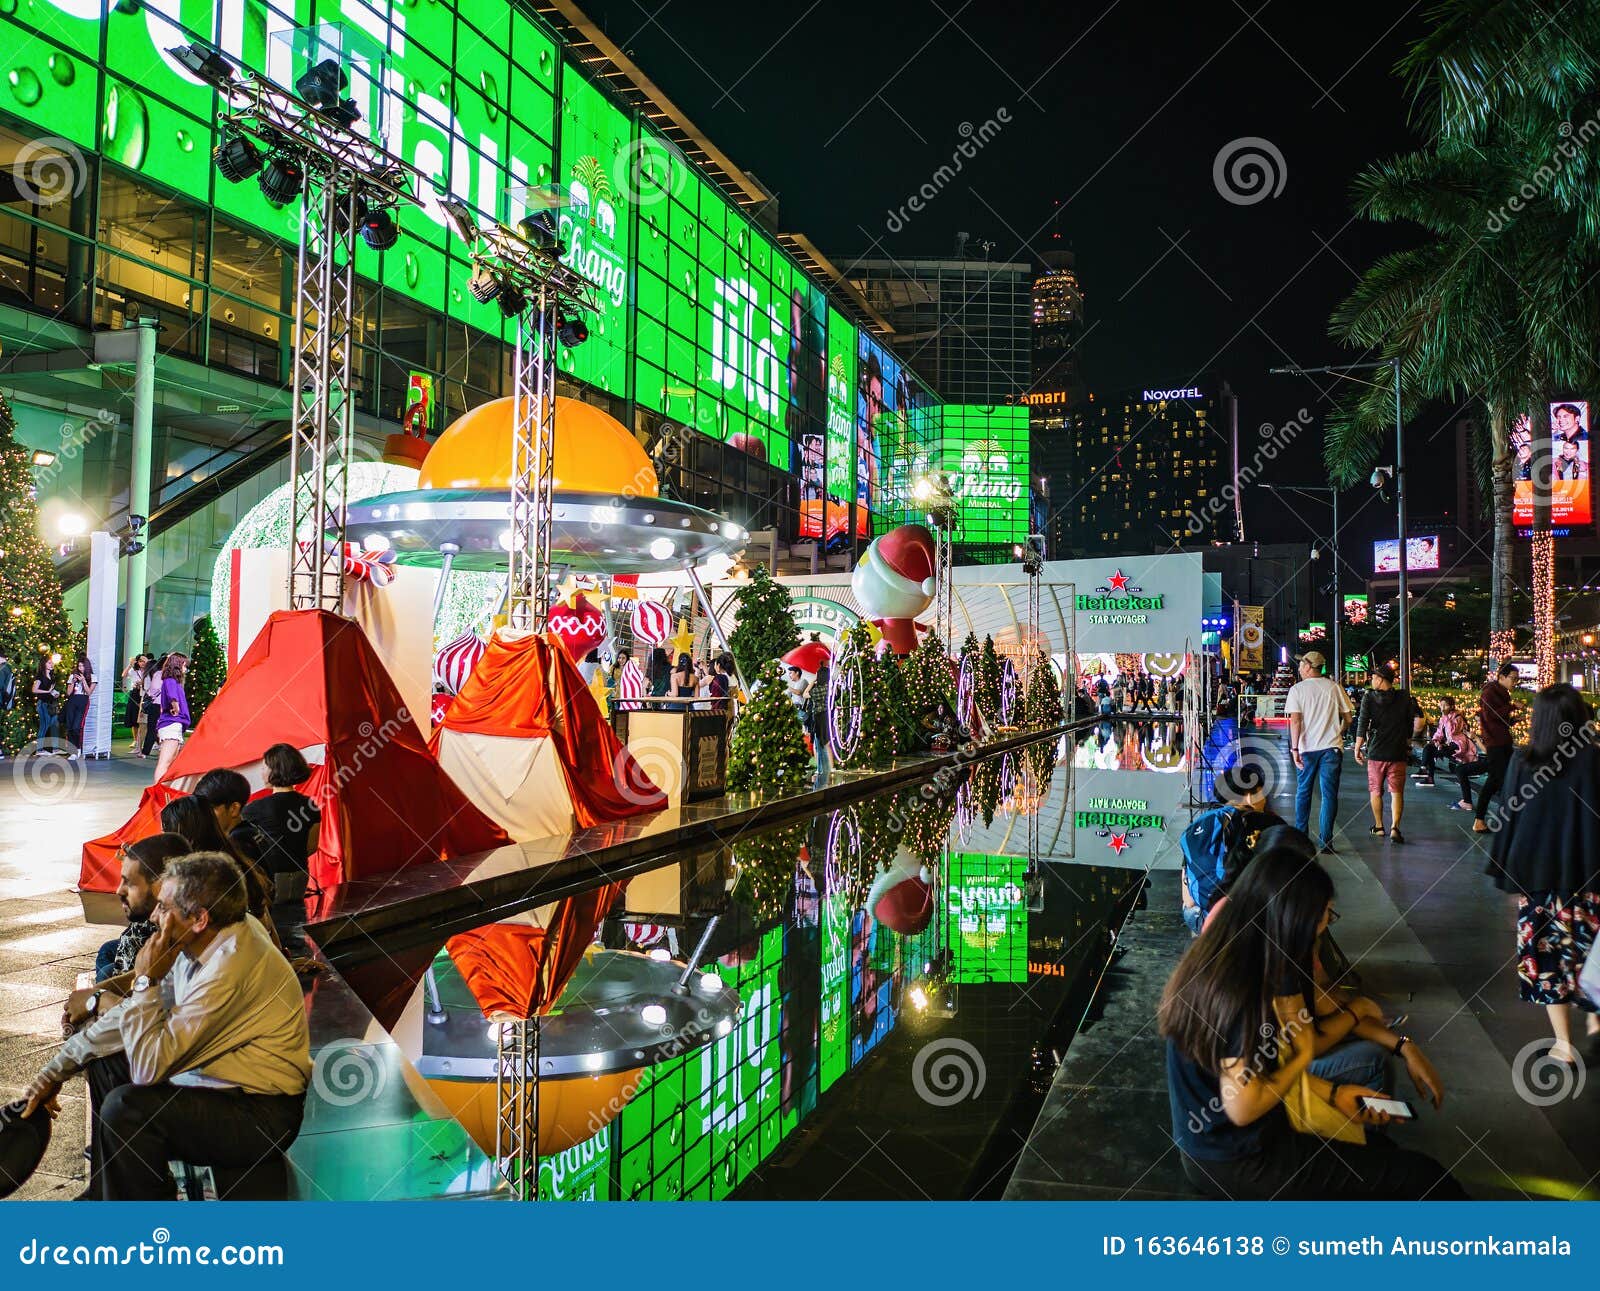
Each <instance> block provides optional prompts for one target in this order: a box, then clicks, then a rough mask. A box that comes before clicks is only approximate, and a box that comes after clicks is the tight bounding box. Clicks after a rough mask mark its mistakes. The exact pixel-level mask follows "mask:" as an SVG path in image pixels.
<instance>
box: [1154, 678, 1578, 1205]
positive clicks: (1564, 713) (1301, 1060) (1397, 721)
mask: <svg viewBox="0 0 1600 1291" xmlns="http://www.w3.org/2000/svg"><path fill="white" fill-rule="evenodd" d="M1325 666H1326V665H1325V661H1324V660H1323V658H1322V656H1321V655H1320V654H1319V653H1317V652H1315V651H1312V652H1308V653H1307V654H1306V655H1305V656H1303V657H1302V659H1301V660H1300V681H1299V682H1297V683H1296V685H1295V686H1294V687H1292V688H1291V689H1290V691H1289V696H1288V699H1287V702H1286V705H1285V708H1286V712H1287V715H1288V718H1289V748H1290V755H1291V757H1292V759H1293V761H1294V765H1295V767H1296V771H1297V786H1296V795H1295V817H1296V819H1295V822H1294V824H1292V825H1291V824H1289V823H1288V822H1286V821H1284V820H1282V819H1280V818H1279V817H1278V816H1277V815H1276V813H1274V812H1273V810H1272V808H1271V806H1270V804H1269V802H1268V800H1267V795H1266V792H1265V790H1266V783H1265V775H1264V770H1263V768H1261V767H1260V766H1258V765H1255V764H1254V763H1253V762H1250V761H1240V762H1239V763H1237V764H1235V765H1234V766H1233V767H1231V768H1229V769H1227V770H1226V771H1224V772H1223V773H1222V774H1220V775H1219V776H1218V777H1217V778H1216V786H1217V794H1216V796H1217V800H1218V801H1217V803H1216V805H1215V806H1214V807H1213V808H1211V809H1210V810H1208V811H1206V812H1203V813H1201V814H1200V815H1199V816H1197V817H1196V818H1195V820H1194V821H1193V822H1192V823H1191V825H1190V827H1189V829H1188V830H1187V831H1186V833H1185V834H1184V836H1183V838H1182V840H1181V850H1182V853H1183V874H1182V884H1181V891H1182V904H1183V916H1184V920H1185V923H1186V924H1187V925H1188V927H1189V929H1190V931H1191V933H1192V934H1193V936H1194V940H1193V941H1192V942H1191V944H1190V946H1189V949H1188V951H1187V952H1186V953H1185V955H1184V956H1183V958H1182V960H1181V961H1180V962H1179V964H1178V966H1177V969H1176V971H1175V972H1174V973H1173V975H1172V977H1171V979H1170V980H1169V982H1168V984H1167V988H1166V992H1165V994H1164V997H1163V1000H1162V1003H1161V1006H1160V1013H1159V1022H1160V1029H1161V1033H1162V1035H1163V1036H1164V1038H1165V1040H1166V1045H1167V1083H1168V1093H1169V1099H1170V1103H1171V1112H1172V1132H1173V1137H1174V1139H1175V1140H1176V1142H1177V1145H1178V1147H1179V1149H1180V1153H1181V1156H1182V1163H1183V1169H1184V1172H1185V1174H1186V1176H1187V1177H1188V1178H1189V1179H1190V1181H1191V1182H1192V1183H1193V1184H1194V1185H1195V1186H1196V1187H1197V1188H1198V1189H1200V1190H1201V1191H1202V1192H1204V1193H1206V1194H1207V1195H1209V1196H1219V1197H1233V1198H1302V1199H1313V1198H1315V1199H1330V1198H1366V1199H1421V1198H1434V1199H1447V1198H1460V1197H1464V1196H1465V1195H1466V1194H1465V1192H1464V1191H1463V1190H1462V1188H1461V1186H1460V1184H1459V1183H1458V1182H1457V1181H1456V1180H1455V1179H1454V1178H1453V1177H1452V1176H1451V1175H1450V1173H1449V1171H1448V1170H1446V1169H1445V1168H1444V1167H1443V1166H1441V1165H1440V1164H1439V1163H1438V1162H1437V1161H1434V1160H1433V1159H1431V1158H1430V1157H1428V1156H1426V1155H1424V1154H1422V1153H1418V1152H1414V1151H1410V1150H1408V1149H1405V1148H1402V1147H1400V1146H1398V1145H1397V1144H1396V1143H1395V1142H1394V1141H1393V1140H1392V1139H1391V1138H1390V1136H1389V1133H1388V1131H1387V1129H1386V1128H1385V1127H1387V1126H1389V1125H1390V1124H1391V1122H1392V1121H1393V1120H1394V1118H1395V1116H1396V1115H1397V1114H1398V1115H1401V1116H1404V1115H1405V1113H1406V1111H1407V1110H1408V1109H1406V1108H1405V1107H1403V1106H1402V1105H1398V1104H1396V1103H1395V1102H1393V1101H1392V1100H1393V1099H1394V1097H1395V1081H1394V1069H1395V1067H1396V1066H1397V1065H1404V1067H1405V1068H1406V1071H1407V1073H1408V1075H1409V1076H1410V1079H1411V1082H1412V1084H1413V1085H1414V1086H1415V1088H1416V1090H1417V1092H1418V1093H1419V1094H1420V1095H1421V1096H1422V1097H1423V1098H1424V1099H1426V1100H1427V1102H1428V1103H1430V1104H1431V1105H1432V1106H1433V1107H1435V1108H1439V1107H1441V1106H1442V1105H1443V1102H1444V1096H1445V1083H1444V1081H1443V1079H1442V1078H1441V1076H1440V1075H1439V1072H1438V1071H1437V1070H1436V1069H1435V1068H1434V1066H1433V1064H1432V1062H1431V1060H1430V1059H1429V1058H1428V1057H1427V1056H1426V1055H1425V1054H1424V1053H1423V1051H1422V1049H1421V1047H1420V1046H1419V1045H1418V1044H1417V1042H1416V1041H1415V1040H1414V1039H1412V1038H1411V1037H1410V1036H1407V1035H1405V1034H1404V1033H1403V1032H1402V1031H1401V1026H1402V1024H1403V1017H1401V1018H1386V1017H1385V1014H1384V1011H1383V1009H1382V1008H1381V1007H1380V1005H1379V1004H1378V1003H1377V1002H1375V1001H1374V1000H1372V999H1370V998H1368V997H1366V996H1364V995H1362V994H1360V992H1359V990H1358V989H1356V985H1355V983H1356V981H1357V978H1356V975H1355V974H1354V973H1353V972H1351V970H1350V967H1349V965H1348V964H1347V963H1346V962H1345V960H1344V957H1343V955H1342V953H1341V952H1340V951H1339V948H1338V945H1337V943H1336V942H1335V940H1334V938H1333V936H1332V933H1331V929H1332V926H1333V923H1334V921H1335V920H1336V919H1337V918H1338V912H1337V909H1336V908H1335V892H1334V884H1333V880H1332V877H1331V876H1330V875H1329V873H1328V871H1327V870H1326V869H1325V868H1324V867H1323V866H1322V864H1321V863H1320V861H1319V859H1318V858H1319V855H1327V854H1330V853H1332V852H1333V851H1334V850H1335V849H1334V825H1335V821H1336V818H1337V806H1338V792H1339V781H1340V775H1341V769H1342V765H1343V759H1344V752H1345V737H1346V735H1347V733H1349V732H1350V728H1351V727H1352V725H1353V726H1354V750H1353V752H1354V756H1355V758H1356V761H1357V764H1358V765H1362V766H1364V767H1365V769H1366V772H1367V788H1368V804H1369V808H1370V811H1371V816H1372V824H1371V825H1370V826H1369V832H1370V834H1371V835H1372V836H1375V837H1386V838H1387V839H1388V840H1389V841H1390V842H1391V843H1404V841H1405V838H1404V835H1403V833H1402V832H1401V829H1400V822H1401V818H1402V813H1403V811H1404V801H1405V800H1404V793H1405V786H1406V781H1407V773H1408V770H1409V768H1410V765H1411V761H1412V757H1413V752H1414V750H1416V749H1417V746H1418V745H1420V757H1419V759H1418V760H1419V762H1420V767H1421V769H1420V770H1419V771H1418V772H1417V773H1416V774H1417V782H1418V783H1420V784H1422V785H1424V786H1429V785H1432V784H1434V783H1435V777H1436V775H1437V770H1438V766H1439V764H1440V763H1441V761H1444V760H1451V761H1452V762H1453V763H1454V767H1455V772H1456V774H1457V776H1458V777H1459V779H1460V787H1461V798H1460V800H1459V801H1458V802H1457V803H1456V804H1454V806H1456V807H1458V808H1460V809H1463V810H1474V811H1475V818H1474V825H1473V828H1474V829H1475V830H1492V832H1493V833H1494V838H1493V839H1492V841H1491V844H1490V848H1489V855H1490V860H1489V862H1488V865H1487V875H1488V878H1489V880H1490V883H1491V884H1492V886H1493V887H1494V888H1496V889H1498V890H1500V891H1502V892H1505V893H1508V894H1511V895H1512V896H1514V897H1515V901H1516V906H1515V927H1514V929H1508V940H1509V941H1512V942H1513V944H1514V947H1515V962H1516V971H1517V978H1518V991H1519V995H1520V998H1521V999H1522V1000H1523V1001H1525V1002H1527V1003H1529V1004H1532V1005H1535V1006H1538V1007H1541V1008H1543V1009H1545V1010H1546V1013H1547V1017H1548V1020H1549V1023H1550V1028H1551V1032H1552V1036H1553V1041H1552V1045H1551V1048H1550V1050H1549V1056H1550V1058H1551V1059H1553V1060H1554V1061H1556V1062H1559V1063H1566V1064H1573V1065H1576V1064H1578V1063H1579V1062H1581V1060H1582V1059H1581V1057H1580V1054H1579V1052H1578V1049H1577V1047H1576V1045H1575V1043H1574V1029H1575V1019H1574V1016H1573V1014H1574V1012H1575V1011H1576V1012H1582V1013H1583V1014H1584V1016H1585V1028H1586V1031H1587V1033H1588V1035H1589V1037H1591V1038H1593V1037H1600V958H1597V959H1596V963H1595V966H1594V967H1593V968H1592V969H1590V970H1589V976H1588V977H1586V976H1585V969H1586V967H1587V966H1588V965H1589V961H1590V956H1591V953H1592V951H1593V948H1594V941H1595V935H1596V929H1597V928H1600V747H1597V746H1600V730H1597V728H1596V725H1595V720H1594V713H1593V711H1592V710H1591V708H1590V706H1589V705H1588V703H1587V702H1586V701H1585V699H1584V697H1583V696H1582V694H1581V693H1580V692H1579V691H1577V690H1576V689H1574V688H1573V687H1572V686H1570V685H1567V684H1565V683H1559V684H1555V685H1551V686H1546V687H1545V688H1544V689H1542V690H1541V691H1539V692H1538V694H1537V695H1536V696H1535V697H1534V699H1533V704H1532V712H1531V720H1530V729H1529V736H1528V740H1527V742H1526V744H1524V745H1523V746H1522V747H1520V748H1515V749H1514V748H1513V736H1512V732H1513V730H1514V727H1515V722H1514V714H1513V709H1512V701H1511V695H1512V692H1513V691H1514V690H1515V688H1516V682H1517V670H1516V668H1514V667H1513V666H1511V665H1509V664H1508V665H1505V666H1504V667H1502V668H1500V669H1499V670H1497V672H1496V673H1495V675H1494V676H1493V677H1492V678H1490V679H1489V681H1488V682H1487V683H1486V684H1485V685H1484V687H1483V689H1482V692H1481V693H1480V696H1479V702H1478V713H1477V732H1476V734H1474V733H1472V731H1471V726H1470V724H1469V723H1468V722H1467V720H1466V719H1465V717H1464V715H1463V714H1462V713H1461V712H1460V711H1459V708H1458V706H1457V705H1456V703H1455V702H1454V701H1453V700H1452V701H1447V702H1446V703H1444V704H1442V705H1441V706H1440V713H1439V718H1438V721H1437V723H1436V724H1435V725H1434V726H1433V727H1432V729H1431V730H1430V729H1429V728H1428V724H1427V721H1426V717H1425V714H1424V713H1423V710H1422V708H1421V706H1420V705H1419V704H1418V703H1417V701H1416V700H1415V698H1414V697H1412V696H1411V695H1410V694H1409V693H1408V692H1407V691H1406V690H1404V689H1402V688H1401V687H1399V686H1398V685H1397V684H1396V679H1395V677H1394V674H1393V672H1392V671H1391V670H1390V669H1388V668H1386V667H1380V668H1378V669H1376V670H1375V671H1374V673H1373V674H1372V679H1371V688H1370V689H1369V690H1368V691H1367V692H1366V693H1365V694H1364V695H1363V697H1362V700H1361V703H1360V705H1359V709H1357V708H1356V706H1355V705H1353V704H1352V703H1351V700H1350V697H1349V696H1348V695H1347V694H1346V693H1345V691H1344V689H1343V688H1342V687H1340V686H1339V685H1338V684H1337V683H1335V682H1334V681H1333V680H1332V679H1331V678H1328V677H1326V676H1324V675H1323V672H1324V668H1325ZM1480 773H1481V774H1484V775H1485V777H1486V778H1485V784H1484V788H1483V790H1482V791H1481V792H1480V793H1479V795H1478V802H1477V804H1476V806H1474V804H1473V803H1472V802H1471V801H1470V791H1469V788H1468V780H1469V777H1470V776H1472V775H1476V774H1480ZM1497 793H1499V795H1500V797H1499V803H1498V805H1497V806H1491V804H1493V802H1494V799H1495V796H1496V794H1497ZM1314 795H1316V796H1320V798H1321V804H1320V807H1321V810H1320V813H1319V820H1318V830H1317V835H1316V838H1315V839H1314V838H1313V837H1312V835H1311V834H1310V832H1309V827H1310V824H1311V800H1312V797H1313V796H1314ZM1385 797H1387V798H1388V812H1389V816H1388V823H1387V825H1386V824H1385V817H1384V799H1385Z"/></svg>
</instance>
